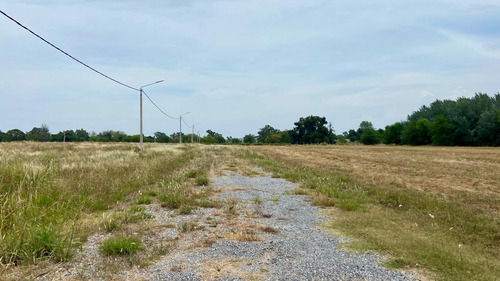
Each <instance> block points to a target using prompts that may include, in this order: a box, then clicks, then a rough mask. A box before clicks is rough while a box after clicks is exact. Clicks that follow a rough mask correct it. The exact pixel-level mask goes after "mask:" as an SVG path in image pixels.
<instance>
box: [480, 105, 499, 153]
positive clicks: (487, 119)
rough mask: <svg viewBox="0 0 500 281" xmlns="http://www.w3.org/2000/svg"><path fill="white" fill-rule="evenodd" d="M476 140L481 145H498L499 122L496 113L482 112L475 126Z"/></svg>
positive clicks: (492, 111)
mask: <svg viewBox="0 0 500 281" xmlns="http://www.w3.org/2000/svg"><path fill="white" fill-rule="evenodd" d="M476 131H477V138H478V141H479V143H480V144H481V145H493V146H498V145H500V122H499V120H498V111H496V110H490V111H486V112H483V114H481V117H480V118H479V121H478V124H477V128H476Z"/></svg>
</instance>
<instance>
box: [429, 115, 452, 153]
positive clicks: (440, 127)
mask: <svg viewBox="0 0 500 281" xmlns="http://www.w3.org/2000/svg"><path fill="white" fill-rule="evenodd" d="M431 133H432V144H433V145H445V146H449V145H453V138H454V134H455V127H454V126H453V125H452V124H451V123H450V119H448V118H446V117H444V116H443V115H438V116H436V118H435V119H434V122H432V123H431Z"/></svg>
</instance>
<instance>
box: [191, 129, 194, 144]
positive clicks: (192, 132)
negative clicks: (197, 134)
mask: <svg viewBox="0 0 500 281" xmlns="http://www.w3.org/2000/svg"><path fill="white" fill-rule="evenodd" d="M193 135H194V124H193V127H191V144H193Z"/></svg>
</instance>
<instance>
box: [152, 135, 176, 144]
mask: <svg viewBox="0 0 500 281" xmlns="http://www.w3.org/2000/svg"><path fill="white" fill-rule="evenodd" d="M154 140H155V142H160V143H167V142H171V141H172V139H171V138H170V137H169V136H167V134H165V133H162V132H156V133H154Z"/></svg>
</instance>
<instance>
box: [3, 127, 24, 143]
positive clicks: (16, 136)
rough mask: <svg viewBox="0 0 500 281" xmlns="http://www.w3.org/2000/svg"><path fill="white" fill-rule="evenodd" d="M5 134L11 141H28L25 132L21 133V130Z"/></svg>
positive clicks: (9, 131) (13, 130)
mask: <svg viewBox="0 0 500 281" xmlns="http://www.w3.org/2000/svg"><path fill="white" fill-rule="evenodd" d="M5 134H6V135H8V136H9V137H10V140H11V141H22V140H26V135H25V134H24V132H23V131H21V130H19V129H12V130H8V131H7V133H5Z"/></svg>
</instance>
